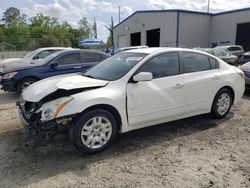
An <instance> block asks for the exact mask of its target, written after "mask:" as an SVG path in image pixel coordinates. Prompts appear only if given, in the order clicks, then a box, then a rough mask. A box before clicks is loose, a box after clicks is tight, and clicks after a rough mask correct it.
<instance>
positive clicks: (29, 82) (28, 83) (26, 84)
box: [22, 81, 34, 89]
mask: <svg viewBox="0 0 250 188" xmlns="http://www.w3.org/2000/svg"><path fill="white" fill-rule="evenodd" d="M33 83H34V81H27V82H24V83H23V85H22V89H25V88H27V87H28V86H30V85H31V84H33Z"/></svg>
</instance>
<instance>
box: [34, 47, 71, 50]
mask: <svg viewBox="0 0 250 188" xmlns="http://www.w3.org/2000/svg"><path fill="white" fill-rule="evenodd" d="M38 49H39V50H62V49H71V47H43V48H38ZM38 49H37V50H38Z"/></svg>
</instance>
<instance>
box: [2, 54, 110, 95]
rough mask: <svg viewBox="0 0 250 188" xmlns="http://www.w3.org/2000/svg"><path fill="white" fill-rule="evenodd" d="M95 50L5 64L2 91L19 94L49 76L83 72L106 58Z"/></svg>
mask: <svg viewBox="0 0 250 188" xmlns="http://www.w3.org/2000/svg"><path fill="white" fill-rule="evenodd" d="M108 57H109V55H108V54H106V53H103V52H100V51H95V50H80V49H68V50H63V51H59V52H56V53H53V54H52V55H49V56H47V57H46V58H45V59H42V60H34V61H31V62H26V63H13V64H6V65H5V67H4V70H3V72H2V75H1V84H2V90H4V91H11V92H18V93H21V92H22V90H23V89H24V88H26V87H28V86H29V85H31V84H32V83H34V82H36V81H38V80H42V79H44V78H48V77H51V76H56V75H61V74H68V73H76V72H84V71H86V70H87V69H89V68H90V67H92V66H94V65H96V64H98V63H99V62H101V61H102V60H104V59H106V58H108Z"/></svg>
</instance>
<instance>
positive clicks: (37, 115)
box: [16, 97, 76, 138]
mask: <svg viewBox="0 0 250 188" xmlns="http://www.w3.org/2000/svg"><path fill="white" fill-rule="evenodd" d="M71 100H73V98H72V97H60V98H58V99H54V100H52V101H46V100H41V101H40V102H37V103H36V102H29V101H24V100H23V99H22V97H21V98H20V100H19V101H18V102H17V103H16V105H17V106H18V112H19V116H20V118H21V120H22V122H23V124H24V125H25V127H26V128H27V129H28V132H29V133H31V135H33V136H35V137H38V138H51V137H53V136H54V135H56V134H58V133H61V132H65V131H67V130H68V128H69V126H70V125H71V123H72V120H73V119H74V117H76V114H74V115H69V116H64V117H59V118H57V114H58V113H59V112H60V110H61V109H62V108H63V107H64V106H65V105H66V104H67V103H68V102H70V101H71Z"/></svg>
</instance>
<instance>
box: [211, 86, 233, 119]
mask: <svg viewBox="0 0 250 188" xmlns="http://www.w3.org/2000/svg"><path fill="white" fill-rule="evenodd" d="M232 101H233V98H232V93H231V92H230V91H229V90H228V89H221V90H220V91H219V92H218V93H217V94H216V96H215V98H214V101H213V106H212V113H213V114H214V115H215V117H217V118H224V117H225V116H226V115H227V114H228V112H229V110H230V108H231V105H232Z"/></svg>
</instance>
